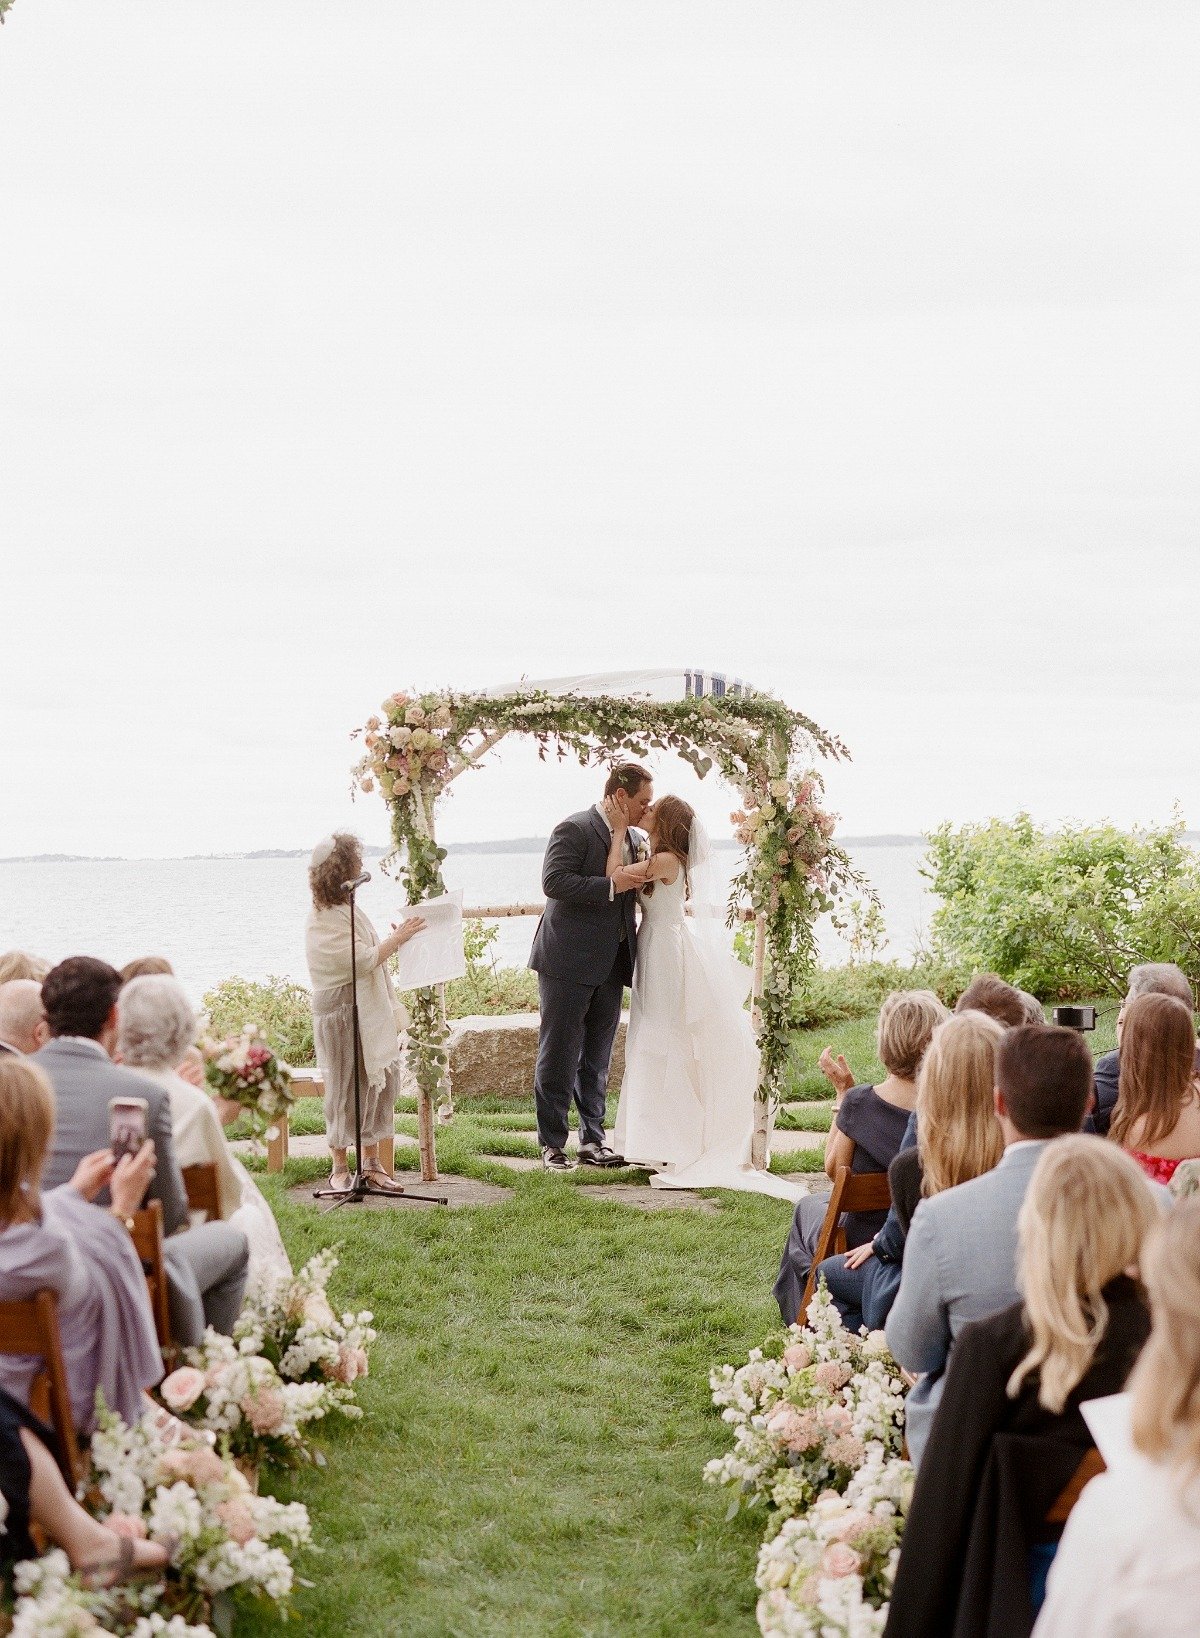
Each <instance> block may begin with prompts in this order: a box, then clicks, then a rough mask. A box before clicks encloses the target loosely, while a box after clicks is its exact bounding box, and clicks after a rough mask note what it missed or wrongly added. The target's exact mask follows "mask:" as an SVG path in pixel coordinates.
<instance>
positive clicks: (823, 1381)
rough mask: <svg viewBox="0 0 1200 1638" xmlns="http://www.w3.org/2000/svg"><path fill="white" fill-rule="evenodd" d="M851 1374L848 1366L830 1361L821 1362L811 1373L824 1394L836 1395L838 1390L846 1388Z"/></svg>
mask: <svg viewBox="0 0 1200 1638" xmlns="http://www.w3.org/2000/svg"><path fill="white" fill-rule="evenodd" d="M853 1374H854V1373H853V1372H852V1371H851V1369H850V1367H849V1366H848V1365H839V1364H838V1363H837V1362H836V1360H832V1359H826V1360H822V1362H821V1364H820V1365H818V1366H817V1368H816V1370H815V1371H814V1372H813V1376H814V1378H815V1380H816V1381H817V1383H818V1384H819V1385H820V1386H821V1387H822V1388H824V1389H825V1392H826V1393H837V1392H838V1390H839V1389H840V1388H844V1387H845V1386H846V1384H847V1382H849V1380H850V1378H851V1376H852V1375H853Z"/></svg>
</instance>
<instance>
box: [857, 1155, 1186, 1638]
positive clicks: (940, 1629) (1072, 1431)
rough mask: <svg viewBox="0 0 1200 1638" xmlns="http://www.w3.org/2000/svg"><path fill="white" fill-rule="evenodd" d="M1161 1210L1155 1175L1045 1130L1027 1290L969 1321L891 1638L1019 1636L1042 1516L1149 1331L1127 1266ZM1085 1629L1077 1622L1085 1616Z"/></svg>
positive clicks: (923, 1471)
mask: <svg viewBox="0 0 1200 1638" xmlns="http://www.w3.org/2000/svg"><path fill="white" fill-rule="evenodd" d="M1157 1218H1158V1208H1157V1205H1156V1202H1155V1199H1154V1195H1153V1193H1152V1192H1151V1189H1150V1186H1149V1184H1148V1183H1147V1182H1146V1180H1145V1178H1144V1177H1143V1176H1142V1175H1141V1173H1140V1172H1139V1171H1138V1168H1137V1167H1136V1166H1135V1165H1134V1163H1133V1162H1132V1161H1131V1160H1130V1159H1129V1158H1128V1156H1126V1155H1123V1154H1121V1152H1120V1151H1119V1150H1118V1149H1116V1148H1114V1147H1113V1146H1112V1145H1110V1144H1106V1143H1104V1142H1103V1141H1101V1140H1100V1139H1098V1138H1094V1137H1060V1138H1056V1139H1055V1140H1054V1141H1053V1142H1052V1143H1049V1144H1048V1145H1047V1147H1046V1149H1045V1150H1044V1152H1043V1153H1042V1155H1041V1158H1040V1159H1039V1161H1038V1163H1037V1166H1036V1168H1035V1169H1034V1172H1033V1176H1032V1178H1031V1180H1030V1183H1029V1188H1028V1192H1027V1193H1026V1196H1025V1202H1024V1204H1023V1206H1022V1208H1021V1213H1020V1217H1019V1218H1018V1224H1017V1235H1018V1246H1019V1249H1018V1256H1017V1279H1018V1284H1019V1286H1020V1288H1021V1291H1022V1293H1023V1297H1022V1301H1021V1302H1019V1303H1014V1304H1013V1306H1012V1307H1010V1308H1006V1309H1003V1310H1002V1311H1001V1312H1000V1313H998V1314H993V1315H991V1316H990V1317H989V1318H987V1319H980V1320H976V1321H974V1322H973V1323H972V1324H970V1325H967V1326H966V1327H964V1329H963V1330H962V1331H961V1332H960V1333H959V1336H958V1338H957V1340H956V1342H955V1344H954V1350H953V1352H952V1353H951V1355H950V1365H949V1368H948V1370H947V1373H946V1382H945V1390H944V1392H943V1395H942V1399H941V1402H940V1404H939V1405H938V1409H937V1415H936V1416H935V1418H934V1422H933V1429H932V1432H931V1433H930V1436H929V1442H928V1444H927V1446H926V1448H925V1453H924V1455H923V1457H922V1459H921V1465H920V1468H919V1469H918V1473H917V1484H916V1489H915V1491H914V1493H913V1499H912V1504H911V1506H910V1508H909V1514H908V1523H907V1525H906V1527H905V1533H904V1545H903V1548H902V1551H901V1554H900V1564H899V1568H898V1569H897V1572H896V1580H895V1585H894V1587H893V1593H892V1601H891V1608H890V1612H889V1616H888V1624H887V1629H886V1631H887V1634H888V1635H889V1638H908V1635H912V1638H916V1635H917V1634H920V1635H921V1638H925V1635H926V1634H929V1633H934V1632H936V1633H953V1634H955V1635H956V1638H958V1635H965V1634H968V1633H969V1634H972V1635H978V1638H1000V1635H1003V1638H1021V1635H1025V1634H1028V1633H1029V1632H1030V1630H1031V1628H1032V1625H1033V1619H1034V1616H1035V1614H1036V1613H1037V1610H1038V1607H1039V1606H1040V1604H1041V1600H1042V1597H1043V1594H1044V1589H1045V1576H1046V1570H1047V1568H1048V1566H1049V1563H1050V1561H1051V1559H1052V1558H1053V1555H1054V1552H1055V1550H1056V1546H1057V1539H1058V1537H1059V1536H1060V1535H1061V1526H1055V1525H1050V1524H1048V1523H1046V1515H1047V1513H1048V1512H1049V1511H1050V1509H1051V1508H1052V1506H1053V1504H1054V1502H1055V1500H1056V1499H1057V1497H1058V1496H1059V1495H1060V1494H1061V1493H1062V1491H1063V1489H1064V1488H1065V1487H1066V1485H1067V1484H1068V1482H1069V1481H1070V1479H1071V1478H1072V1476H1073V1475H1074V1473H1075V1471H1076V1469H1077V1468H1078V1466H1079V1463H1080V1461H1081V1459H1082V1458H1083V1456H1084V1455H1085V1454H1086V1452H1087V1451H1088V1450H1089V1449H1090V1448H1091V1446H1092V1437H1091V1434H1090V1433H1089V1431H1088V1428H1087V1425H1086V1423H1085V1422H1084V1419H1083V1417H1082V1416H1081V1414H1080V1409H1079V1407H1080V1405H1081V1404H1082V1403H1083V1402H1084V1401H1085V1400H1088V1399H1094V1398H1096V1397H1098V1396H1100V1395H1105V1394H1112V1393H1117V1392H1119V1391H1120V1390H1121V1389H1122V1388H1123V1387H1124V1385H1125V1383H1126V1381H1127V1380H1128V1377H1129V1374H1130V1372H1131V1371H1132V1369H1133V1367H1134V1365H1135V1364H1136V1362H1137V1358H1138V1355H1139V1354H1140V1353H1141V1351H1142V1348H1143V1346H1144V1344H1145V1341H1146V1338H1147V1336H1148V1335H1149V1331H1150V1311H1149V1306H1148V1304H1147V1301H1146V1296H1145V1293H1144V1291H1143V1290H1142V1288H1141V1286H1140V1285H1139V1283H1138V1282H1137V1280H1136V1279H1135V1278H1133V1277H1132V1276H1131V1275H1130V1273H1129V1270H1130V1269H1131V1268H1135V1267H1136V1266H1137V1264H1138V1261H1139V1259H1140V1257H1141V1252H1142V1246H1143V1244H1144V1242H1145V1240H1146V1237H1147V1235H1148V1234H1149V1233H1150V1231H1151V1229H1152V1228H1153V1227H1154V1225H1155V1223H1156V1222H1157ZM1080 1630H1084V1629H1080Z"/></svg>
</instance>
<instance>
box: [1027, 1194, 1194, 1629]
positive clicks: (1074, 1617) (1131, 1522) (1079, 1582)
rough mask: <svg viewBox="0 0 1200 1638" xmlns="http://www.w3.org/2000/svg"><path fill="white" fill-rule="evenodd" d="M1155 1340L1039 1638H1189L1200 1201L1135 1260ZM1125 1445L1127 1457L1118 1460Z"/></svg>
mask: <svg viewBox="0 0 1200 1638" xmlns="http://www.w3.org/2000/svg"><path fill="white" fill-rule="evenodd" d="M1142 1273H1143V1278H1144V1279H1145V1282H1146V1286H1147V1288H1148V1290H1149V1293H1150V1311H1151V1315H1152V1319H1153V1324H1152V1327H1151V1331H1150V1340H1149V1341H1148V1342H1147V1344H1146V1346H1145V1347H1144V1348H1143V1350H1142V1355H1141V1358H1140V1359H1139V1360H1138V1363H1137V1367H1136V1369H1135V1370H1134V1373H1133V1376H1132V1377H1131V1378H1130V1381H1129V1389H1128V1393H1127V1394H1125V1395H1123V1396H1122V1398H1121V1399H1120V1400H1117V1401H1115V1402H1113V1404H1112V1406H1111V1407H1109V1408H1111V1410H1113V1411H1117V1410H1119V1411H1121V1412H1124V1414H1125V1416H1127V1417H1128V1425H1127V1437H1126V1438H1125V1439H1124V1440H1123V1441H1119V1443H1118V1444H1117V1445H1115V1446H1114V1448H1112V1449H1110V1448H1108V1445H1107V1442H1106V1443H1105V1449H1104V1457H1105V1461H1106V1462H1107V1464H1108V1471H1107V1472H1106V1473H1102V1474H1101V1475H1100V1476H1099V1478H1096V1479H1093V1480H1092V1481H1091V1483H1090V1484H1089V1485H1087V1486H1086V1487H1085V1489H1084V1491H1083V1494H1082V1495H1081V1496H1080V1498H1079V1500H1078V1502H1077V1503H1076V1504H1075V1507H1074V1509H1073V1511H1072V1513H1071V1516H1070V1518H1069V1519H1068V1521H1067V1528H1066V1532H1065V1534H1064V1535H1063V1539H1062V1545H1061V1546H1060V1548H1059V1550H1058V1553H1057V1556H1056V1557H1055V1560H1054V1564H1053V1567H1052V1568H1051V1571H1050V1582H1049V1588H1048V1592H1047V1596H1046V1602H1045V1604H1044V1605H1043V1607H1042V1613H1041V1615H1040V1616H1039V1618H1038V1623H1037V1626H1036V1627H1035V1628H1034V1632H1035V1634H1036V1638H1079V1635H1080V1634H1081V1633H1086V1634H1087V1638H1130V1635H1132V1634H1146V1635H1147V1638H1149V1635H1151V1634H1152V1635H1154V1638H1192V1634H1194V1633H1195V1631H1196V1624H1197V1623H1196V1610H1197V1606H1198V1605H1200V1418H1198V1417H1197V1414H1196V1406H1197V1404H1198V1403H1200V1201H1188V1202H1186V1203H1184V1204H1181V1205H1178V1206H1176V1207H1175V1209H1174V1210H1173V1211H1172V1212H1170V1213H1169V1214H1168V1215H1167V1216H1166V1217H1165V1218H1163V1219H1161V1220H1160V1222H1159V1223H1158V1224H1157V1225H1156V1227H1155V1228H1154V1230H1153V1231H1152V1233H1151V1235H1150V1237H1149V1239H1148V1240H1147V1243H1146V1247H1145V1250H1144V1251H1143V1254H1142ZM1120 1443H1123V1444H1124V1445H1125V1447H1126V1448H1124V1449H1121V1448H1119V1444H1120Z"/></svg>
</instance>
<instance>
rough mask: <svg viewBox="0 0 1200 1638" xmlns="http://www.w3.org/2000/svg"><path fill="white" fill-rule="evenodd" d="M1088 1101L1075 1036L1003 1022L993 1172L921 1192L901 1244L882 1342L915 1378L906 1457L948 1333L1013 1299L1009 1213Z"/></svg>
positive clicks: (1085, 1061) (917, 1441) (926, 1424)
mask: <svg viewBox="0 0 1200 1638" xmlns="http://www.w3.org/2000/svg"><path fill="white" fill-rule="evenodd" d="M1091 1099H1092V1058H1091V1054H1090V1053H1089V1051H1088V1049H1087V1047H1086V1046H1085V1045H1084V1042H1083V1037H1082V1036H1081V1035H1079V1034H1077V1033H1076V1031H1075V1030H1071V1029H1059V1028H1057V1027H1056V1026H1054V1025H1047V1024H1025V1025H1023V1026H1021V1027H1020V1028H1019V1029H1012V1030H1009V1031H1008V1033H1007V1034H1006V1035H1005V1036H1004V1038H1003V1039H1002V1040H1001V1042H1000V1044H999V1046H998V1048H997V1051H996V1092H995V1103H996V1118H997V1120H998V1121H999V1122H1000V1130H1001V1132H1002V1133H1003V1135H1004V1154H1003V1155H1002V1156H1001V1158H1000V1163H999V1165H998V1166H996V1168H995V1169H994V1170H993V1171H990V1172H985V1173H984V1175H983V1176H982V1177H976V1178H972V1180H971V1181H970V1182H969V1183H960V1184H959V1185H958V1186H957V1188H953V1189H947V1190H946V1191H945V1192H944V1193H942V1194H938V1195H934V1196H933V1197H932V1198H931V1199H928V1200H922V1201H921V1203H920V1205H919V1206H918V1207H917V1209H916V1212H915V1213H914V1215H913V1220H912V1224H911V1226H910V1228H909V1231H908V1239H907V1241H906V1242H905V1246H904V1272H903V1275H902V1277H901V1280H900V1290H899V1292H898V1294H897V1297H896V1302H895V1305H894V1307H893V1308H892V1312H891V1314H890V1316H889V1318H888V1323H887V1341H888V1347H889V1348H890V1349H891V1351H892V1353H893V1355H894V1356H895V1358H896V1359H897V1361H898V1362H899V1363H900V1364H901V1365H902V1366H903V1367H904V1369H905V1370H906V1371H913V1372H917V1373H920V1375H921V1381H920V1382H918V1383H917V1385H916V1387H915V1388H914V1389H913V1390H912V1392H911V1393H910V1394H909V1396H908V1404H907V1412H906V1421H905V1433H906V1436H907V1439H908V1450H909V1455H910V1457H911V1458H912V1460H913V1461H914V1462H920V1460H921V1455H922V1452H923V1451H924V1449H925V1441H926V1440H927V1439H928V1437H929V1430H930V1428H931V1426H932V1424H933V1417H934V1412H935V1411H936V1410H937V1407H938V1403H939V1401H940V1400H941V1395H942V1381H943V1377H944V1373H945V1370H946V1365H947V1362H948V1361H949V1358H950V1351H951V1349H952V1347H953V1345H954V1339H955V1337H956V1336H957V1335H958V1334H959V1332H960V1331H961V1330H962V1328H963V1326H964V1325H966V1324H967V1323H968V1321H970V1320H976V1319H983V1318H984V1317H985V1316H986V1315H989V1314H996V1313H999V1311H1000V1310H1001V1309H1002V1308H1007V1307H1008V1306H1009V1305H1010V1304H1011V1303H1014V1302H1017V1301H1018V1300H1019V1296H1020V1293H1019V1292H1018V1290H1017V1217H1018V1215H1019V1214H1020V1210H1021V1205H1022V1203H1023V1201H1024V1199H1025V1190H1026V1189H1027V1187H1028V1186H1029V1180H1030V1178H1031V1177H1032V1176H1033V1169H1034V1167H1035V1166H1036V1165H1037V1163H1038V1159H1039V1157H1040V1155H1041V1153H1042V1151H1043V1150H1044V1149H1045V1147H1046V1145H1047V1143H1049V1142H1050V1141H1051V1140H1052V1139H1054V1138H1056V1137H1061V1136H1063V1134H1064V1133H1067V1132H1078V1131H1079V1129H1080V1127H1081V1126H1082V1124H1083V1117H1084V1115H1085V1114H1086V1113H1087V1111H1088V1107H1089V1105H1090V1103H1091Z"/></svg>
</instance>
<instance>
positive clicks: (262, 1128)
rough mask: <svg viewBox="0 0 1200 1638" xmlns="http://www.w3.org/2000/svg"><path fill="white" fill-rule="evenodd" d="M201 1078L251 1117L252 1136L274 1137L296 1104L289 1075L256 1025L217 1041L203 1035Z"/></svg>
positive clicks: (246, 1026) (201, 1044) (280, 1059)
mask: <svg viewBox="0 0 1200 1638" xmlns="http://www.w3.org/2000/svg"><path fill="white" fill-rule="evenodd" d="M200 1050H201V1051H202V1052H203V1053H204V1078H205V1080H206V1082H207V1083H208V1085H209V1087H211V1089H212V1091H213V1092H214V1093H215V1094H216V1096H217V1097H220V1098H227V1099H228V1100H229V1101H230V1102H231V1103H236V1104H240V1106H241V1107H242V1108H243V1109H244V1110H245V1111H246V1113H247V1114H248V1115H249V1116H250V1119H251V1122H252V1123H253V1125H254V1129H255V1136H256V1137H261V1136H263V1135H264V1134H265V1135H266V1136H268V1137H270V1136H273V1135H274V1133H273V1130H272V1128H273V1127H274V1125H275V1122H276V1121H278V1120H279V1118H280V1116H281V1115H284V1114H286V1113H287V1111H288V1110H289V1109H290V1108H291V1106H292V1104H293V1103H294V1102H295V1097H296V1095H295V1093H294V1092H293V1090H292V1072H291V1070H290V1069H289V1068H288V1066H287V1064H285V1063H284V1061H283V1059H282V1058H280V1057H278V1056H277V1055H276V1054H275V1053H274V1052H273V1051H272V1049H271V1047H270V1046H269V1044H268V1042H267V1039H266V1037H265V1036H264V1034H263V1032H262V1030H261V1029H260V1028H259V1027H258V1025H257V1024H245V1025H243V1027H242V1030H241V1032H240V1034H238V1035H231V1036H229V1037H228V1038H227V1039H226V1040H223V1041H217V1040H214V1039H213V1038H212V1037H211V1036H207V1035H206V1036H205V1037H204V1039H203V1040H202V1041H201V1042H200Z"/></svg>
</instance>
